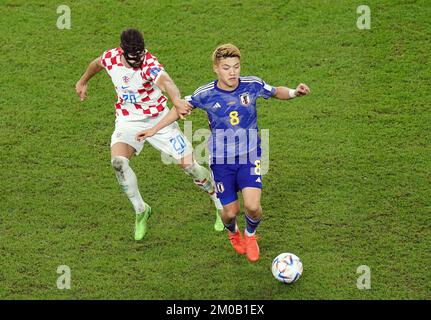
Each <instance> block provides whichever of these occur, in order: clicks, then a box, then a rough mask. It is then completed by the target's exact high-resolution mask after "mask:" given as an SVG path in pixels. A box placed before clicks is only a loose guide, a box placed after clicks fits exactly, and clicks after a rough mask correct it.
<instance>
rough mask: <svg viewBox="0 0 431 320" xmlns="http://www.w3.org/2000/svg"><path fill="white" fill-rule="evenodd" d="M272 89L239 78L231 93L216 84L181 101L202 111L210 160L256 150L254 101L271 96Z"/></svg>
mask: <svg viewBox="0 0 431 320" xmlns="http://www.w3.org/2000/svg"><path fill="white" fill-rule="evenodd" d="M275 91H276V89H275V87H273V86H270V85H268V84H266V83H265V82H264V81H263V80H262V79H260V78H258V77H240V78H239V83H238V86H237V88H236V89H235V90H233V91H226V90H223V89H220V88H218V87H217V80H216V81H213V82H210V83H208V84H206V85H204V86H202V87H200V88H198V89H197V90H196V91H195V92H194V94H193V95H191V96H187V97H185V99H186V100H187V101H189V102H190V103H191V104H192V105H193V106H194V107H195V108H200V109H203V110H205V111H206V113H207V115H208V121H209V125H210V128H211V137H210V139H209V150H210V153H211V155H212V158H213V159H214V158H224V159H226V158H235V157H238V156H241V155H245V154H248V153H250V152H251V151H253V150H257V149H260V136H259V135H258V126H257V112H256V101H257V99H258V98H259V97H263V98H265V99H268V98H270V97H272V96H273V95H274V94H275Z"/></svg>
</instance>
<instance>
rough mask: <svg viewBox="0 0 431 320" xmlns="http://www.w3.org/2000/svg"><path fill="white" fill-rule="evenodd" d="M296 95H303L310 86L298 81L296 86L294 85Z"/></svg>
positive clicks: (308, 91)
mask: <svg viewBox="0 0 431 320" xmlns="http://www.w3.org/2000/svg"><path fill="white" fill-rule="evenodd" d="M295 91H296V96H297V97H301V96H305V95H307V94H309V93H310V88H309V87H308V86H307V85H306V84H304V83H300V84H299V85H298V86H297V87H296V90H295Z"/></svg>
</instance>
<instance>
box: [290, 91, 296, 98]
mask: <svg viewBox="0 0 431 320" xmlns="http://www.w3.org/2000/svg"><path fill="white" fill-rule="evenodd" d="M289 97H290V99H293V98H296V90H295V89H289Z"/></svg>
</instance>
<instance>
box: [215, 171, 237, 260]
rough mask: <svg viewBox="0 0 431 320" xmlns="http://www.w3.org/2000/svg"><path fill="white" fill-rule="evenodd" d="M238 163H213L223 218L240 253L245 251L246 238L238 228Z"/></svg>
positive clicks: (233, 244) (230, 237) (230, 239)
mask: <svg viewBox="0 0 431 320" xmlns="http://www.w3.org/2000/svg"><path fill="white" fill-rule="evenodd" d="M236 168H237V165H227V164H226V165H224V164H214V163H213V164H211V170H212V172H213V175H214V183H215V185H216V191H217V197H218V198H219V199H220V202H221V203H222V205H223V210H222V212H221V219H222V221H223V225H224V227H225V229H226V230H227V231H228V237H229V241H230V243H231V245H232V247H233V248H234V249H235V251H236V252H237V253H239V254H244V253H245V246H244V239H243V237H242V235H241V232H240V230H239V229H238V224H237V216H238V214H239V212H240V204H239V201H238V194H237V192H238V187H237V184H236Z"/></svg>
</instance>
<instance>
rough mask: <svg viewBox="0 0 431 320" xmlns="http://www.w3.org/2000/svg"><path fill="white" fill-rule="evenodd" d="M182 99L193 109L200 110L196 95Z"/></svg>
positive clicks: (200, 106) (199, 102) (200, 105)
mask: <svg viewBox="0 0 431 320" xmlns="http://www.w3.org/2000/svg"><path fill="white" fill-rule="evenodd" d="M184 99H185V100H186V101H187V102H189V103H190V104H191V105H192V106H193V108H202V104H201V101H200V99H199V96H198V95H197V94H192V95H191V96H185V97H184Z"/></svg>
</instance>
